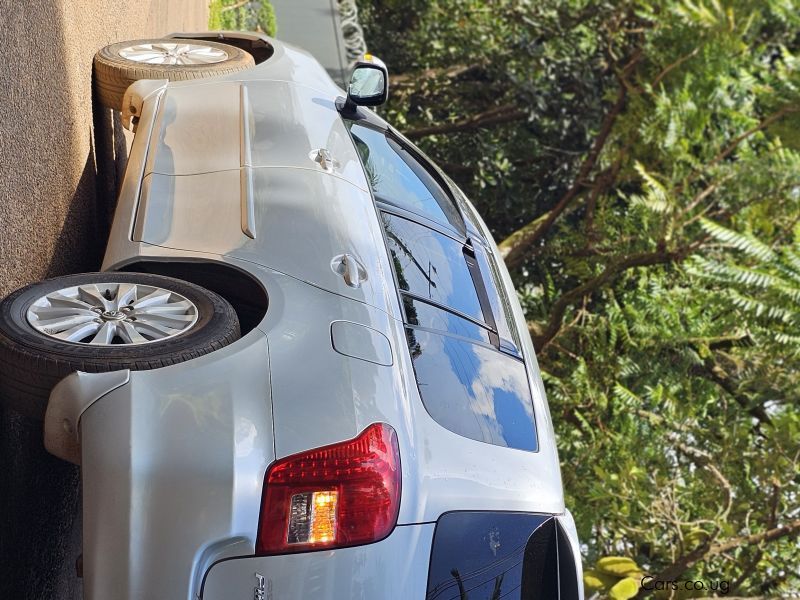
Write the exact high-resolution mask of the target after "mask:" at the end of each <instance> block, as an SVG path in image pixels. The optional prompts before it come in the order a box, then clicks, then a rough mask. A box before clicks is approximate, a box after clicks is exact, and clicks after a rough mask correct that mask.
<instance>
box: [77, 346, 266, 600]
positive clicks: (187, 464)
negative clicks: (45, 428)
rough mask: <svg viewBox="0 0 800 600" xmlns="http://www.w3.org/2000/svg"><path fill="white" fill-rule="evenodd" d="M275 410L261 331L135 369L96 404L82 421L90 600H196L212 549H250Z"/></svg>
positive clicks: (86, 584)
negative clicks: (166, 363)
mask: <svg viewBox="0 0 800 600" xmlns="http://www.w3.org/2000/svg"><path fill="white" fill-rule="evenodd" d="M271 413H272V410H271V403H270V390H269V357H268V349H267V342H266V338H265V336H264V335H263V334H262V333H261V332H260V331H258V330H254V331H253V332H251V333H250V334H249V335H248V336H246V337H244V338H242V339H241V340H239V342H238V343H237V344H236V345H234V346H228V347H227V348H225V349H223V350H220V351H218V352H216V353H214V354H213V355H205V356H203V357H200V358H198V359H195V360H192V361H189V362H185V363H181V364H178V365H173V366H170V367H166V368H163V369H155V370H152V371H134V372H131V374H130V381H129V382H128V383H126V384H125V385H123V386H120V387H118V388H116V389H114V390H113V391H112V392H110V393H108V394H107V395H106V396H104V397H103V398H102V399H101V400H98V401H96V402H94V403H93V404H92V405H91V406H90V407H89V408H88V409H87V410H86V411H85V412H84V413H83V415H82V417H81V450H82V478H83V510H84V519H83V523H84V524H83V548H84V553H83V555H84V597H85V598H87V599H88V600H94V599H106V598H118V599H129V598H130V599H132V598H156V597H158V598H186V599H190V598H192V597H193V595H192V590H193V589H194V587H195V583H194V582H195V580H196V579H198V578H201V577H202V572H203V567H205V566H206V563H205V562H204V561H205V558H206V556H207V554H208V552H207V550H208V549H209V548H212V549H214V548H216V549H217V552H218V553H220V552H223V551H224V548H225V546H226V545H229V544H230V543H231V541H232V540H233V541H236V540H240V539H241V538H242V536H244V537H245V538H246V539H247V540H249V544H248V547H249V549H250V552H252V551H253V547H254V546H253V542H252V540H253V531H254V525H253V524H254V523H257V522H258V513H259V507H260V501H261V487H262V482H263V476H264V471H265V470H266V468H267V465H268V464H269V463H270V462H272V460H274V447H273V435H272V433H273V432H272V414H271ZM220 542H224V543H223V544H220ZM240 546H241V544H239V545H237V548H238V551H239V552H241V551H242V550H241V548H240ZM198 572H199V575H198Z"/></svg>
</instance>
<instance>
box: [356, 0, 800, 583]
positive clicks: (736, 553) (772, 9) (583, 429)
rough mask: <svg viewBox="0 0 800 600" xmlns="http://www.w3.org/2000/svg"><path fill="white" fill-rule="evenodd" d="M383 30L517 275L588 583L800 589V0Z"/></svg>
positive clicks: (431, 139) (426, 6) (452, 170)
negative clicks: (620, 569) (644, 579)
mask: <svg viewBox="0 0 800 600" xmlns="http://www.w3.org/2000/svg"><path fill="white" fill-rule="evenodd" d="M360 13H361V16H362V21H363V24H364V26H365V29H366V32H367V41H368V44H369V46H370V50H371V51H372V52H374V53H375V54H377V55H379V56H381V57H382V58H383V59H384V60H386V62H387V63H388V64H389V67H390V71H391V72H392V75H391V100H390V104H389V106H388V107H387V108H386V109H385V110H384V116H385V117H386V118H387V119H388V120H389V121H390V122H392V123H394V124H395V125H396V126H397V127H398V128H399V129H400V130H401V131H404V132H405V134H406V135H407V136H408V137H409V138H411V139H413V140H414V141H415V142H417V143H418V144H419V145H420V146H421V147H422V148H423V149H424V150H425V151H426V152H427V153H429V154H430V155H431V156H432V157H433V158H434V159H435V160H436V161H437V162H438V163H439V164H440V165H442V166H443V168H444V170H445V171H447V172H448V173H449V175H450V176H451V177H452V178H453V179H454V180H455V181H456V182H457V183H458V184H459V185H460V186H461V187H462V188H463V189H464V191H465V192H466V193H467V195H468V196H470V197H471V199H472V200H473V202H474V203H475V204H476V206H477V208H478V210H479V211H480V212H481V213H482V214H483V215H484V217H485V218H486V220H487V223H488V224H489V226H490V228H491V229H492V231H493V233H494V235H495V237H496V239H497V240H498V241H499V247H500V249H501V252H502V253H503V255H504V258H505V260H506V263H507V265H508V266H509V268H510V270H511V271H512V275H513V276H514V278H515V281H516V284H517V288H518V290H519V292H520V298H521V301H522V303H523V307H524V308H525V310H526V313H527V316H528V319H529V330H530V333H531V336H532V338H533V340H534V344H535V346H536V348H537V352H538V355H539V362H540V366H541V368H542V371H543V377H544V379H545V385H546V388H547V391H548V396H549V401H550V406H551V410H552V412H553V417H554V420H555V423H556V428H557V434H558V442H559V452H560V456H561V459H562V462H563V464H564V466H565V468H564V469H563V475H564V482H565V488H566V493H567V501H568V504H569V506H570V507H571V508H572V510H573V512H574V513H575V516H576V520H577V523H578V526H579V530H580V534H581V537H582V540H583V541H584V542H585V543H586V544H587V547H588V552H587V555H586V556H585V557H584V558H585V561H586V563H587V565H594V564H598V565H600V564H601V563H599V562H598V561H599V560H600V559H603V557H614V556H620V557H627V558H630V559H632V560H633V561H634V564H635V565H636V568H637V569H639V570H640V571H644V572H647V573H652V574H654V575H659V576H661V577H663V578H667V579H681V578H683V579H687V578H691V579H705V580H706V581H710V580H725V581H728V582H729V583H730V585H731V588H732V590H731V592H730V594H731V595H737V596H747V595H751V596H763V595H772V594H780V593H784V594H788V593H790V592H797V591H798V590H800V579H798V575H797V569H796V566H797V565H798V564H800V545H798V535H799V534H800V496H799V495H798V494H800V450H799V448H800V444H799V443H798V441H799V440H800V411H798V407H800V311H799V310H798V308H797V307H798V300H800V295H799V291H800V281H799V280H798V277H799V276H800V272H799V271H798V267H800V264H798V258H800V256H799V255H800V228H798V222H800V136H799V135H798V131H800V72H799V71H798V67H799V66H800V62H798V51H800V33H799V31H800V3H798V1H797V0H758V1H756V0H636V1H634V0H623V1H610V0H609V1H602V0H600V1H588V0H538V1H536V2H533V1H526V0H494V1H489V0H427V1H423V0H407V1H402V2H401V1H400V0H375V1H372V2H370V1H368V0H362V1H361V2H360ZM640 571H637V572H640ZM596 573H599V575H597V576H596V577H595V580H596V581H598V582H600V583H599V584H598V589H601V590H605V592H608V591H609V590H610V588H611V587H613V585H614V584H616V583H618V582H619V581H621V578H625V577H627V575H624V574H619V575H613V574H609V573H606V572H603V571H602V570H597V571H596ZM603 581H604V582H605V583H603ZM627 586H628V584H621V585H620V586H619V587H618V588H617V592H614V593H615V594H617V595H619V594H622V595H624V596H625V597H629V596H627V595H625V594H628V593H630V590H628V589H627ZM642 594H643V592H641V591H640V592H639V596H641V595H642ZM705 595H710V592H706V593H705Z"/></svg>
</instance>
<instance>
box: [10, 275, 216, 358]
mask: <svg viewBox="0 0 800 600" xmlns="http://www.w3.org/2000/svg"><path fill="white" fill-rule="evenodd" d="M91 283H136V284H142V285H153V286H157V287H161V288H163V289H166V290H169V291H173V292H176V293H178V294H181V295H182V296H184V297H186V298H187V299H188V300H190V301H191V302H193V303H194V305H195V306H196V307H197V311H198V319H197V322H195V324H194V325H193V326H192V327H191V328H190V329H189V330H188V331H186V332H183V333H181V334H179V335H176V336H174V337H171V338H169V339H166V340H161V341H152V342H148V343H146V344H139V345H134V344H113V345H107V346H100V345H95V346H92V345H89V344H85V343H73V342H62V341H59V340H57V339H54V338H52V337H50V336H47V335H45V334H43V333H40V332H39V331H37V330H36V329H34V327H33V326H32V325H30V324H29V323H28V319H27V312H28V309H29V308H30V307H31V305H32V304H33V303H34V302H35V301H36V300H38V299H39V298H41V297H42V296H45V295H46V294H49V293H51V292H55V291H57V290H60V289H64V288H68V287H72V286H76V285H85V284H91ZM224 302H225V301H224V300H222V298H220V297H219V296H218V295H217V294H214V293H213V292H210V291H208V290H205V289H204V288H201V287H199V286H196V285H194V284H191V283H188V282H185V281H181V280H178V279H173V278H171V277H163V276H161V275H150V274H139V273H118V272H113V273H86V274H81V275H69V276H65V277H58V278H54V279H48V280H45V281H41V282H38V283H34V284H31V285H29V286H26V287H24V288H22V289H19V290H17V291H16V292H14V293H13V294H11V295H10V296H9V297H8V298H6V299H5V300H4V301H3V302H2V304H0V335H3V336H5V337H7V338H9V339H10V340H12V341H13V342H14V343H16V344H19V345H22V346H25V347H26V348H27V349H28V350H29V351H32V352H37V353H45V354H48V355H50V356H57V357H58V358H60V359H61V360H65V361H70V362H72V361H92V360H100V361H103V362H105V361H108V360H120V361H136V360H142V359H153V358H158V357H161V356H164V355H170V354H173V353H174V352H176V351H178V350H185V349H190V348H191V347H192V345H193V343H194V342H195V340H196V339H198V338H203V339H206V338H207V337H208V335H209V334H210V333H212V331H209V329H217V326H218V325H222V324H221V323H219V324H218V323H217V321H219V317H220V316H221V315H220V313H221V311H220V310H219V305H220V304H221V303H224ZM106 370H107V369H106Z"/></svg>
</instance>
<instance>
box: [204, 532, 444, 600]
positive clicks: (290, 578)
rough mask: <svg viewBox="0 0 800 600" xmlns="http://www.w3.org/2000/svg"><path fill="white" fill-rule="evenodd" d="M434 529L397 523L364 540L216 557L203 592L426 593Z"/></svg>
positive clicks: (308, 595) (223, 598)
mask: <svg viewBox="0 0 800 600" xmlns="http://www.w3.org/2000/svg"><path fill="white" fill-rule="evenodd" d="M433 531H434V524H433V523H426V524H423V525H401V526H398V527H396V528H395V530H394V531H393V532H392V534H391V535H390V536H389V537H388V538H386V539H385V540H383V541H380V542H377V543H375V544H368V545H366V546H356V547H353V548H342V549H340V550H329V551H320V552H306V553H301V554H288V555H282V556H262V557H244V558H232V559H228V560H223V561H219V562H217V563H215V564H213V565H212V566H211V568H210V569H209V570H208V571H207V572H206V576H205V579H204V581H203V587H202V591H201V598H202V599H203V600H230V599H231V598H256V599H262V598H263V599H264V600H267V599H270V598H274V599H276V600H277V599H278V598H280V600H301V599H302V600H343V599H345V598H370V599H374V600H381V599H389V598H391V599H394V598H397V599H410V598H424V597H425V588H426V585H427V579H428V562H429V560H430V551H431V542H432V539H433Z"/></svg>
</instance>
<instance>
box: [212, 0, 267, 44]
mask: <svg viewBox="0 0 800 600" xmlns="http://www.w3.org/2000/svg"><path fill="white" fill-rule="evenodd" d="M208 13H209V14H208V26H209V28H210V29H229V30H239V31H263V32H264V33H266V34H267V35H269V36H274V35H275V33H276V31H277V24H276V21H275V9H274V8H273V7H272V4H270V2H269V1H268V0H211V2H210V3H209V7H208Z"/></svg>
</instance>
